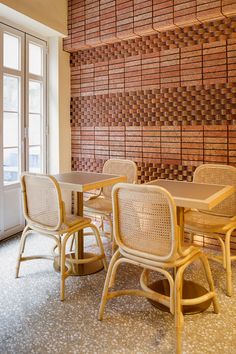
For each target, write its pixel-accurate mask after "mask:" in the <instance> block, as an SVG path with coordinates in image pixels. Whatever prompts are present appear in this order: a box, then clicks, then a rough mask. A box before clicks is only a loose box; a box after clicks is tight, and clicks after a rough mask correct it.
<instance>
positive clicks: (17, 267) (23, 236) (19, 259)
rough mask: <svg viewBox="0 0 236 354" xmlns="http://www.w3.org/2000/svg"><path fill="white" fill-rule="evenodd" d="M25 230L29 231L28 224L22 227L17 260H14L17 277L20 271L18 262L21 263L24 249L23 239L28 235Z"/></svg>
mask: <svg viewBox="0 0 236 354" xmlns="http://www.w3.org/2000/svg"><path fill="white" fill-rule="evenodd" d="M27 231H29V226H28V225H26V227H25V228H24V230H23V232H22V235H21V239H20V247H19V253H18V258H17V262H16V275H15V276H16V278H18V276H19V271H20V264H21V256H22V254H23V253H24V250H25V241H26V237H27V235H28V233H27Z"/></svg>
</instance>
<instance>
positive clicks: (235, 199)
mask: <svg viewBox="0 0 236 354" xmlns="http://www.w3.org/2000/svg"><path fill="white" fill-rule="evenodd" d="M193 181H194V182H196V183H208V184H221V185H231V186H234V187H235V192H234V193H233V194H232V195H231V196H229V197H228V198H226V199H225V200H224V201H222V202H221V203H220V204H219V205H217V206H216V207H214V208H213V209H212V210H211V213H213V214H217V215H222V216H228V217H232V216H235V215H236V168H235V167H233V166H228V165H216V164H204V165H201V166H199V167H197V169H196V170H195V172H194V177H193Z"/></svg>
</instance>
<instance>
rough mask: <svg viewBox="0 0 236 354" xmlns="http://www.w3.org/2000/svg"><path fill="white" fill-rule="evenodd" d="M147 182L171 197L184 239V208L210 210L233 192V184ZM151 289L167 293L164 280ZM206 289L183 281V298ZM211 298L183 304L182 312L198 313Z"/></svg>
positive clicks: (190, 296) (162, 180)
mask: <svg viewBox="0 0 236 354" xmlns="http://www.w3.org/2000/svg"><path fill="white" fill-rule="evenodd" d="M147 184H150V185H156V186H160V187H163V188H165V189H166V190H167V191H168V192H169V193H170V194H171V195H172V197H173V199H174V201H175V204H176V207H177V210H176V211H177V223H178V225H179V227H180V230H181V236H182V237H181V238H182V241H183V240H184V209H185V208H188V209H189V208H193V209H201V210H205V211H207V210H208V211H210V210H211V209H212V208H214V207H215V206H216V205H217V204H219V203H220V202H222V201H223V200H224V199H226V198H227V197H229V196H230V195H231V194H233V193H234V187H233V186H223V185H217V184H205V183H195V182H181V181H171V180H164V179H157V180H154V181H151V182H148V183H147ZM150 288H151V289H153V290H158V292H162V293H163V294H165V295H168V291H169V289H168V284H167V282H165V280H164V281H158V282H155V283H153V284H151V285H150ZM206 292H207V291H206V289H205V288H203V287H202V286H200V285H199V284H196V283H194V282H192V281H184V286H183V298H185V299H190V298H194V297H196V296H201V295H204V294H205V293H206ZM150 302H151V303H152V304H153V305H154V306H156V307H158V308H159V309H161V310H163V311H169V309H167V307H165V306H164V305H161V304H159V303H157V302H154V301H151V300H150ZM210 304H211V300H208V301H206V302H204V303H201V304H199V305H194V306H184V307H183V312H184V313H191V314H192V313H198V312H201V311H204V310H205V309H207V308H208V307H209V306H210Z"/></svg>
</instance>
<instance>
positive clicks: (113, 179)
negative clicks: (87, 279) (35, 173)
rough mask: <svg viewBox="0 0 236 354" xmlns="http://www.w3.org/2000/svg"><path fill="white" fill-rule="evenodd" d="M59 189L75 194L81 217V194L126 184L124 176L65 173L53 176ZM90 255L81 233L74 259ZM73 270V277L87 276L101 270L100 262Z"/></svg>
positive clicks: (78, 213)
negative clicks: (122, 183)
mask: <svg viewBox="0 0 236 354" xmlns="http://www.w3.org/2000/svg"><path fill="white" fill-rule="evenodd" d="M54 177H55V178H56V179H57V181H58V183H59V185H60V187H61V189H65V190H70V191H73V192H77V203H76V214H77V215H79V216H83V193H84V192H88V191H91V190H94V189H100V188H102V187H106V186H111V185H113V184H115V183H118V182H126V180H127V178H126V176H118V175H112V174H105V173H96V172H80V171H78V172H75V171H73V172H67V173H60V174H57V175H54ZM91 256H92V255H91V253H90V254H88V253H85V252H84V239H83V231H79V233H78V234H77V235H76V237H75V254H74V255H73V257H75V259H84V258H86V257H91ZM74 268H75V269H74V270H73V275H88V274H92V273H95V272H98V271H99V270H101V269H102V268H103V264H102V262H101V261H100V260H99V261H95V262H92V263H87V264H81V265H78V266H76V267H74Z"/></svg>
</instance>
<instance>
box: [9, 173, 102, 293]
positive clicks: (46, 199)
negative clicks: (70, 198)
mask: <svg viewBox="0 0 236 354" xmlns="http://www.w3.org/2000/svg"><path fill="white" fill-rule="evenodd" d="M21 187H22V193H23V211H24V217H25V219H26V222H27V225H26V227H25V229H24V231H23V233H22V236H21V240H20V249H19V256H18V260H17V266H16V278H18V276H19V270H20V264H21V262H23V261H27V260H32V259H39V258H45V259H52V260H55V256H56V254H55V253H54V251H53V252H52V254H51V255H33V256H25V255H24V249H25V243H26V238H27V237H28V235H29V234H30V233H38V234H40V235H42V236H47V237H49V238H51V239H53V240H54V241H55V247H54V249H53V250H55V248H57V249H58V251H59V257H60V268H61V300H64V293H65V279H66V278H67V277H68V276H69V275H70V274H71V270H72V266H74V264H83V263H88V262H90V261H91V262H92V261H95V260H99V259H101V260H102V261H103V264H104V267H105V268H106V267H107V265H106V259H105V253H104V249H103V245H102V242H101V238H100V234H99V231H98V229H97V228H96V226H95V225H94V224H92V223H91V220H90V219H89V218H83V217H80V216H74V215H66V214H65V206H64V202H63V200H62V196H61V190H60V186H59V184H58V182H57V181H56V179H55V178H54V177H53V176H48V175H43V174H32V173H25V174H23V175H22V177H21ZM85 228H91V229H92V231H93V233H94V236H95V237H96V241H97V244H98V246H99V248H100V254H98V255H96V256H93V257H91V259H90V258H86V260H83V259H82V260H76V259H72V257H66V244H67V241H68V239H69V238H70V236H71V235H73V234H74V233H75V232H78V231H80V230H83V229H85ZM57 257H58V256H57ZM66 265H67V268H66Z"/></svg>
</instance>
